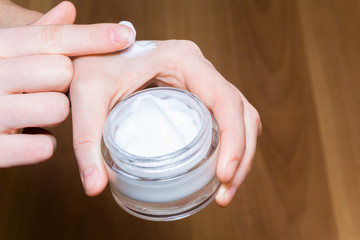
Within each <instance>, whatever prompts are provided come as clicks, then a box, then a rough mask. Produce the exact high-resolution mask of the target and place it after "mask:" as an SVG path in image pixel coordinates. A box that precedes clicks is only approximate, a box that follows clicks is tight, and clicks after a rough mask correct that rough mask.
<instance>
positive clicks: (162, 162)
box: [103, 87, 212, 169]
mask: <svg viewBox="0 0 360 240" xmlns="http://www.w3.org/2000/svg"><path fill="white" fill-rule="evenodd" d="M150 91H151V92H155V91H169V92H170V94H171V92H172V93H175V94H174V95H171V97H175V95H176V96H177V97H179V96H181V95H182V96H183V97H186V98H187V99H189V101H191V102H193V103H194V105H193V107H194V108H196V110H197V112H198V113H199V117H200V123H201V127H200V129H199V131H198V133H197V135H196V136H195V137H194V139H192V140H191V141H190V142H189V143H188V144H187V145H185V146H184V147H183V148H181V149H179V150H176V151H174V152H171V153H169V154H165V155H160V156H151V157H144V156H138V155H134V154H131V153H129V152H127V151H125V150H124V149H122V148H121V147H120V146H118V145H117V144H116V143H115V140H114V134H111V129H110V128H111V126H110V125H111V120H112V119H113V118H114V117H115V114H116V109H120V108H121V106H122V105H124V104H126V103H128V101H129V100H130V99H132V98H134V97H136V96H138V95H141V94H145V93H148V92H150ZM170 94H169V95H170ZM179 98H180V97H179ZM114 110H115V111H114ZM211 131H212V117H211V114H210V112H209V110H208V109H207V108H206V106H205V104H204V103H203V102H202V101H201V100H200V99H199V98H198V97H197V96H195V95H194V94H192V93H190V92H188V91H186V90H183V89H178V88H172V87H155V88H148V89H145V90H141V91H138V92H135V93H133V94H131V95H129V96H127V97H126V98H124V99H123V100H121V101H120V102H119V103H117V104H116V105H115V106H114V108H113V109H112V111H111V112H110V114H109V116H108V119H107V120H106V122H105V125H104V131H103V141H104V144H105V145H106V147H107V148H108V149H109V151H110V152H111V153H112V155H115V156H116V159H118V160H119V162H121V163H122V164H125V165H127V166H130V167H133V168H137V169H155V168H161V169H162V168H169V167H171V166H173V165H174V164H175V165H177V164H181V163H183V162H184V161H188V159H189V156H190V155H191V154H193V153H194V152H195V151H196V150H197V149H199V147H201V145H202V143H203V142H205V141H206V139H207V138H208V137H209V135H211ZM205 154H206V153H205ZM119 167H120V166H119Z"/></svg>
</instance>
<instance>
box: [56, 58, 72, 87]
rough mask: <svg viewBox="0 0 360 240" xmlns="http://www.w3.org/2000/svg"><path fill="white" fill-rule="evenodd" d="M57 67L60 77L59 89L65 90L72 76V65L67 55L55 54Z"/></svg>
mask: <svg viewBox="0 0 360 240" xmlns="http://www.w3.org/2000/svg"><path fill="white" fill-rule="evenodd" d="M57 69H58V71H59V72H58V74H59V75H60V79H61V89H63V91H67V90H68V89H69V86H70V83H71V80H72V79H73V76H74V67H73V64H72V61H71V59H70V58H69V57H66V56H63V55H58V56H57Z"/></svg>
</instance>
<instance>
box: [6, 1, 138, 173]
mask: <svg viewBox="0 0 360 240" xmlns="http://www.w3.org/2000/svg"><path fill="white" fill-rule="evenodd" d="M74 19H75V8H74V6H73V5H72V4H71V3H69V2H63V3H60V4H59V5H58V6H56V7H55V8H53V9H52V10H50V11H49V12H48V13H47V14H45V15H44V16H42V17H41V18H40V19H38V20H37V21H34V23H33V24H31V25H28V26H21V27H11V28H0V168H1V167H10V166H15V165H23V164H31V163H37V162H40V161H43V160H46V159H48V158H50V157H51V156H52V154H53V151H54V149H55V146H56V140H55V137H54V136H52V135H51V134H50V133H49V132H47V131H45V130H41V131H40V133H39V134H26V132H27V131H26V129H25V131H24V133H23V134H18V132H19V130H20V129H22V128H29V127H32V128H39V127H51V126H55V125H58V124H60V123H61V122H62V121H64V120H65V119H66V118H67V116H68V114H69V111H70V106H69V105H70V104H69V100H68V98H67V97H66V95H65V94H64V93H66V92H67V91H68V89H69V85H70V82H71V80H72V78H73V66H72V62H71V60H70V58H69V56H78V55H89V54H97V53H106V52H113V51H117V50H120V49H123V48H126V47H128V46H130V45H131V44H133V42H134V40H135V33H134V32H133V31H132V30H131V29H130V28H129V27H127V26H124V25H121V24H94V25H71V24H72V23H73V21H74ZM34 20H35V19H34ZM44 24H58V25H44ZM60 24H63V25H60ZM35 132H39V131H37V130H36V131H35Z"/></svg>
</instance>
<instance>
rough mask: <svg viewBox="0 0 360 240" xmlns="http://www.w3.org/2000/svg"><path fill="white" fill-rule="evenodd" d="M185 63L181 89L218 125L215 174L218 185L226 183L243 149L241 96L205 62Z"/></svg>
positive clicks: (193, 61) (230, 177)
mask: <svg viewBox="0 0 360 240" xmlns="http://www.w3.org/2000/svg"><path fill="white" fill-rule="evenodd" d="M186 62H187V64H186V65H184V66H185V68H183V69H182V70H181V71H182V72H183V74H184V78H185V79H187V80H186V83H185V84H184V85H186V86H187V87H188V88H189V90H190V91H191V92H192V93H194V94H196V95H197V96H199V97H200V98H201V99H202V100H203V102H204V103H205V105H206V106H207V107H208V108H209V109H210V110H211V111H212V112H213V114H214V116H215V119H216V120H217V122H218V125H219V130H220V155H219V160H218V164H217V169H216V171H217V176H218V178H219V179H220V181H222V182H229V181H230V180H231V179H232V178H233V176H234V174H235V171H236V169H237V168H238V166H239V164H240V160H241V159H242V157H243V154H244V151H245V147H246V142H245V123H244V113H243V101H242V98H241V95H240V94H239V91H238V90H237V89H236V88H235V87H234V86H232V85H231V84H230V83H229V82H227V81H226V80H225V79H224V78H223V77H222V76H221V75H220V74H219V73H218V72H217V71H216V70H215V69H214V68H213V67H212V66H211V65H209V64H207V63H206V62H205V61H203V60H199V59H198V58H189V59H188V60H187V61H186ZM194 79H196V81H194ZM209 86H211V87H209Z"/></svg>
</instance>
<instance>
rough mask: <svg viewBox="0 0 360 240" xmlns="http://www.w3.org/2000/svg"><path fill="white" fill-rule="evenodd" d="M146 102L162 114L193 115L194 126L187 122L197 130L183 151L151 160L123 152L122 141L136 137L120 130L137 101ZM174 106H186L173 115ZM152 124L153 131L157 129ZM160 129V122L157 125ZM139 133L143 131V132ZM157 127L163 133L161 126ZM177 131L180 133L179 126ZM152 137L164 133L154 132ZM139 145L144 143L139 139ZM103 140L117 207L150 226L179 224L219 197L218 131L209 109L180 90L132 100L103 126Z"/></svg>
mask: <svg viewBox="0 0 360 240" xmlns="http://www.w3.org/2000/svg"><path fill="white" fill-rule="evenodd" d="M144 98H146V99H150V102H151V101H152V102H154V103H155V104H157V102H159V101H160V102H159V103H158V104H159V105H161V106H160V108H161V107H162V105H164V106H165V107H170V110H171V111H175V112H177V113H178V111H180V112H181V111H182V110H184V112H186V113H189V114H188V115H189V116H190V118H191V121H190V122H189V121H188V122H189V123H194V124H195V125H196V126H198V127H197V128H196V132H195V135H194V137H193V138H192V139H190V140H189V141H188V142H186V144H185V145H184V146H181V147H180V148H179V149H176V150H175V151H171V152H168V153H166V154H160V155H156V152H154V154H152V155H151V154H143V153H142V154H137V150H136V148H135V150H132V151H130V150H126V149H125V147H121V146H119V145H121V144H119V142H121V141H120V140H118V139H119V138H122V139H124V141H127V140H128V139H130V138H132V135H133V134H132V133H131V134H128V135H131V136H126V134H125V133H126V132H127V131H122V130H121V129H122V126H123V125H124V124H125V120H126V119H128V118H129V116H130V115H131V114H133V113H134V111H135V112H136V109H137V108H136V106H138V105H139V104H140V103H138V102H139V101H140V102H141V100H139V99H144ZM152 99H154V100H152ZM173 103H175V105H176V103H181V104H183V106H182V105H181V106H180V107H179V106H175V105H174V106H175V107H174V108H176V109H175V110H174V109H171V107H172V106H171V104H173ZM177 105H179V104H177ZM145 107H146V106H145ZM156 108H157V107H156ZM134 109H135V110H134ZM145 109H147V108H145ZM170 110H166V109H165V110H162V109H160V110H159V111H160V112H161V114H164V115H165V116H166V114H167V113H168V112H169V111H170ZM150 114H151V113H150ZM140 116H142V115H140ZM174 116H175V117H174ZM176 116H177V115H176V114H175V115H174V114H173V115H172V116H171V117H167V118H166V121H172V120H174V121H175V122H176V121H177V120H178V118H177V117H176ZM152 117H153V116H152V115H149V117H144V118H142V119H143V120H146V121H147V120H149V121H151V118H152ZM142 119H140V120H142ZM155 119H156V118H155ZM128 122H129V121H128ZM130 123H131V121H130ZM146 123H148V122H146ZM149 124H150V127H151V124H153V123H152V122H150V123H149ZM156 124H157V122H155V124H154V125H156ZM170 124H172V123H170ZM174 124H175V123H174ZM176 124H178V123H176ZM145 125H146V124H145ZM126 126H127V125H126ZM161 126H162V125H160V128H161ZM174 126H175V125H174ZM141 127H142V128H144V126H141ZM145 127H146V126H145ZM156 127H157V128H159V126H156ZM179 127H181V122H180V125H179ZM182 127H184V126H182ZM124 129H125V130H126V129H127V128H124ZM154 129H155V126H154ZM154 129H150V130H154ZM186 129H188V127H187V126H185V128H183V129H182V130H181V129H180V130H179V129H175V131H178V133H179V134H181V132H183V131H184V130H186ZM134 131H136V129H135V130H134ZM154 131H158V132H160V131H162V130H161V129H160V130H158V129H155V130H154ZM180 131H181V132H180ZM144 132H147V131H144ZM140 133H141V132H140ZM155 135H156V136H155ZM165 135H166V132H165ZM165 135H164V136H165ZM151 136H154V141H156V140H157V138H158V137H159V136H158V134H153V135H150V137H151ZM148 137H149V136H148ZM170 138H171V136H170ZM136 139H137V138H136ZM139 139H140V140H141V139H142V138H141V136H140V138H139ZM102 140H103V141H102V153H103V156H104V160H105V163H106V164H105V165H106V168H107V172H108V176H109V183H110V188H111V192H112V194H113V197H114V199H115V200H116V202H117V203H118V204H119V205H120V207H122V208H123V209H124V210H125V211H126V212H128V213H130V214H132V215H134V216H136V217H139V218H142V219H147V220H152V221H171V220H177V219H181V218H185V217H188V216H190V215H192V214H194V213H196V212H198V211H199V210H201V209H202V208H204V207H205V206H206V205H207V204H209V203H210V202H211V201H212V200H213V198H214V197H215V194H216V192H217V190H218V188H219V185H220V182H219V180H218V179H217V177H216V174H215V170H216V163H217V159H218V154H219V131H218V126H217V123H216V120H215V118H214V117H213V115H212V114H211V113H210V112H209V110H208V109H207V108H206V106H205V105H204V104H203V103H202V101H201V100H200V99H199V98H198V97H196V96H194V95H193V94H191V93H189V92H187V91H185V90H181V89H175V88H168V87H156V88H149V89H146V90H143V91H139V92H136V93H134V94H132V95H130V96H129V97H127V98H125V99H123V100H122V101H121V102H119V103H118V104H117V105H116V106H115V107H114V108H113V109H112V111H111V112H110V114H109V116H108V118H107V120H106V123H105V126H104V131H103V139H102ZM130 140H131V139H130ZM140 140H139V145H140V146H141V143H140V142H141V141H140ZM152 144H156V145H154V146H157V147H160V150H161V147H162V145H161V144H160V143H159V144H157V143H156V142H153V143H152ZM135 147H137V146H135ZM140 150H142V149H141V148H139V149H138V151H139V152H141V151H140ZM150 150H151V149H150Z"/></svg>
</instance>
